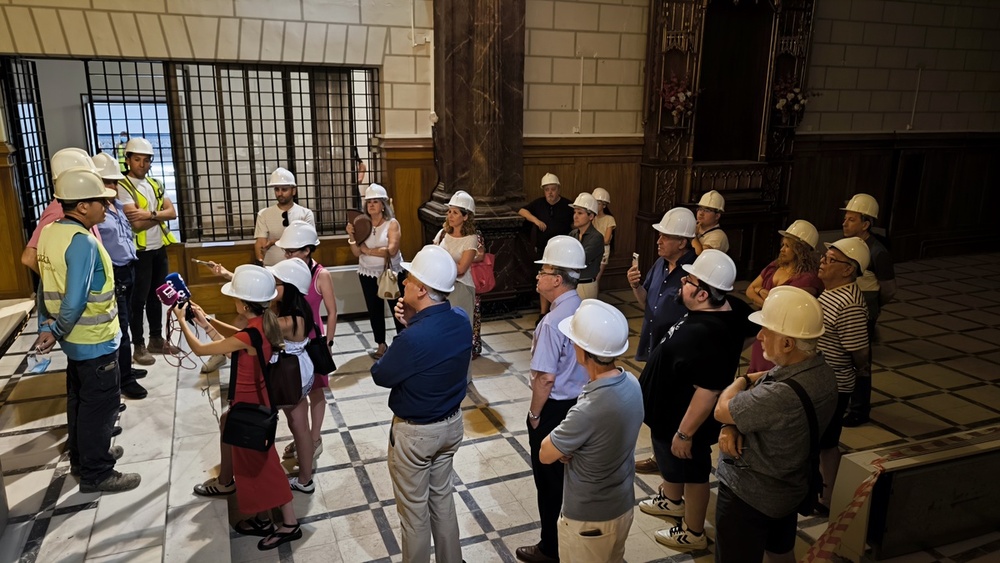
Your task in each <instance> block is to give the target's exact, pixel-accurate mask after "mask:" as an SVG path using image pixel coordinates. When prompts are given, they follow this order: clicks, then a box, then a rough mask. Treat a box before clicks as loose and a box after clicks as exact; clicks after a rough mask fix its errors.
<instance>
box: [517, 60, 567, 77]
mask: <svg viewBox="0 0 1000 563" xmlns="http://www.w3.org/2000/svg"><path fill="white" fill-rule="evenodd" d="M560 60H561V59H560ZM524 82H525V83H526V84H538V83H548V82H552V57H530V56H526V57H524Z"/></svg>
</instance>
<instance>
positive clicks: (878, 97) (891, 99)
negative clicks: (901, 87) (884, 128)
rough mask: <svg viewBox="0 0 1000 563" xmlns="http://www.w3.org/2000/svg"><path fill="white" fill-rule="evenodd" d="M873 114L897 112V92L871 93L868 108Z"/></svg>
mask: <svg viewBox="0 0 1000 563" xmlns="http://www.w3.org/2000/svg"><path fill="white" fill-rule="evenodd" d="M868 109H869V110H870V111H874V112H882V113H886V112H894V111H898V110H899V92H883V91H874V92H872V98H871V104H870V105H869V106H868Z"/></svg>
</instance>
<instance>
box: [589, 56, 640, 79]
mask: <svg viewBox="0 0 1000 563" xmlns="http://www.w3.org/2000/svg"><path fill="white" fill-rule="evenodd" d="M641 69H642V65H641V64H640V63H639V61H623V60H613V59H611V60H606V59H599V60H598V61H597V83H598V84H615V85H626V86H634V85H638V84H642V79H643V77H642V70H641Z"/></svg>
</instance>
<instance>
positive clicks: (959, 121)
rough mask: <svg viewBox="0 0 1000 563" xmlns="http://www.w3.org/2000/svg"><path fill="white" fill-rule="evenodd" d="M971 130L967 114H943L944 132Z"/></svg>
mask: <svg viewBox="0 0 1000 563" xmlns="http://www.w3.org/2000/svg"><path fill="white" fill-rule="evenodd" d="M968 128H969V115H968V114H965V113H944V114H941V130H942V131H964V130H966V129H968Z"/></svg>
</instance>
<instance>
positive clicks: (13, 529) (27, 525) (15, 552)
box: [0, 520, 44, 561]
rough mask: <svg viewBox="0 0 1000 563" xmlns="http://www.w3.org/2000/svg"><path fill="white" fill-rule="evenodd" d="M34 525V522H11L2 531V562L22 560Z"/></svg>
mask: <svg viewBox="0 0 1000 563" xmlns="http://www.w3.org/2000/svg"><path fill="white" fill-rule="evenodd" d="M34 525H35V522H34V520H28V521H25V522H9V523H8V524H7V526H6V527H5V528H4V529H3V530H0V561H20V560H21V553H22V551H24V544H25V542H27V540H28V535H29V534H30V533H31V528H32V526H34ZM43 543H44V542H43Z"/></svg>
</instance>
